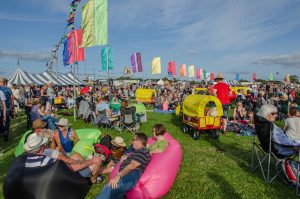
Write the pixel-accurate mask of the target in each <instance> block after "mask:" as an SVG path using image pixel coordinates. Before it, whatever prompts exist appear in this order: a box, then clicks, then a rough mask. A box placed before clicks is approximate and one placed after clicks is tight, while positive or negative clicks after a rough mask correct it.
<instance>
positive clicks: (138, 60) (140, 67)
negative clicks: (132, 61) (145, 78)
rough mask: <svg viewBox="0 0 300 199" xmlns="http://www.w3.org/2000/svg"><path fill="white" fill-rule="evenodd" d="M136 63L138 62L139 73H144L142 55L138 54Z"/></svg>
mask: <svg viewBox="0 0 300 199" xmlns="http://www.w3.org/2000/svg"><path fill="white" fill-rule="evenodd" d="M136 62H137V68H138V72H142V71H143V66H142V56H141V53H136Z"/></svg>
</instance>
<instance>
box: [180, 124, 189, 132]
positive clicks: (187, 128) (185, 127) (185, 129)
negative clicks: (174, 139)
mask: <svg viewBox="0 0 300 199" xmlns="http://www.w3.org/2000/svg"><path fill="white" fill-rule="evenodd" d="M182 131H183V133H185V134H188V133H189V127H188V126H187V125H185V124H184V125H183V128H182Z"/></svg>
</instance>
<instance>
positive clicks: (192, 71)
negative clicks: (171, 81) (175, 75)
mask: <svg viewBox="0 0 300 199" xmlns="http://www.w3.org/2000/svg"><path fill="white" fill-rule="evenodd" d="M189 77H195V66H194V65H191V66H189Z"/></svg>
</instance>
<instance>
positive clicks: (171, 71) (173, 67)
mask: <svg viewBox="0 0 300 199" xmlns="http://www.w3.org/2000/svg"><path fill="white" fill-rule="evenodd" d="M168 74H170V75H172V76H173V77H175V76H176V62H175V61H170V62H169V63H168Z"/></svg>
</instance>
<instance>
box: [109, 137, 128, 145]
mask: <svg viewBox="0 0 300 199" xmlns="http://www.w3.org/2000/svg"><path fill="white" fill-rule="evenodd" d="M111 143H112V144H113V145H115V146H118V147H125V146H126V144H125V142H124V139H123V138H122V137H119V136H116V137H115V139H113V140H112V141H111Z"/></svg>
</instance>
